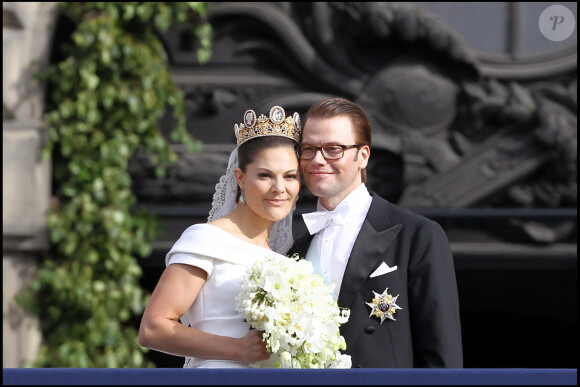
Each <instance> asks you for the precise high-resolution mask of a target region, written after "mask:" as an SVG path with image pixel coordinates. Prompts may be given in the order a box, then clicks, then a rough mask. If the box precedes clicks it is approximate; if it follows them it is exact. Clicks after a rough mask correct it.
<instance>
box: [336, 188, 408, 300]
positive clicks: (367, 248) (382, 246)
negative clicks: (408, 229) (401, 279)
mask: <svg viewBox="0 0 580 387" xmlns="http://www.w3.org/2000/svg"><path fill="white" fill-rule="evenodd" d="M388 205H389V203H388V202H387V201H386V200H384V199H382V198H380V197H378V196H376V195H375V194H374V193H373V201H372V203H371V207H370V208H369V212H368V214H367V217H366V218H365V220H364V222H363V225H362V227H361V230H360V232H359V234H358V237H357V239H356V242H355V244H354V246H353V249H352V252H351V254H350V258H349V260H348V263H347V265H346V269H345V272H344V277H343V279H342V285H341V287H340V294H339V297H338V300H339V305H340V306H341V307H345V308H350V307H351V306H352V304H353V302H354V301H355V298H356V294H357V291H358V290H359V288H361V287H363V286H364V285H365V282H366V279H367V278H368V277H369V275H370V274H371V273H372V271H373V269H375V268H376V267H377V266H378V265H379V260H380V258H381V257H383V256H384V253H385V251H386V250H387V249H388V248H389V246H391V244H392V243H393V241H394V240H395V238H396V236H397V234H398V233H399V231H400V230H401V228H403V225H402V224H396V225H393V224H392V223H391V221H390V220H389V217H388V211H387V206H388Z"/></svg>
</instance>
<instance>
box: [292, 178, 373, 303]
mask: <svg viewBox="0 0 580 387" xmlns="http://www.w3.org/2000/svg"><path fill="white" fill-rule="evenodd" d="M371 202H372V196H371V195H370V194H369V191H368V190H367V188H366V186H365V185H364V183H363V184H361V185H360V186H358V187H357V188H356V189H355V190H354V191H352V192H351V193H350V194H349V195H348V196H347V197H346V198H345V199H344V200H343V201H342V202H340V204H339V205H338V206H336V208H335V209H334V210H333V211H328V210H327V209H326V208H324V206H323V205H322V204H320V199H319V200H318V203H317V206H316V208H317V212H316V213H312V214H316V215H318V216H319V218H321V216H320V215H325V216H326V217H328V218H331V217H332V216H333V215H334V220H333V221H328V222H327V223H328V226H327V227H326V228H323V229H322V230H320V231H318V232H317V233H316V236H315V237H314V238H313V240H312V243H311V244H310V247H309V249H308V252H307V253H306V257H305V258H306V259H307V260H308V261H310V262H312V264H313V266H314V270H315V271H316V272H318V273H320V274H322V276H323V277H324V279H325V280H326V281H328V282H332V281H334V282H335V292H336V294H335V296H336V297H338V294H339V293H340V286H341V284H342V277H343V276H344V270H345V269H346V264H347V263H348V258H349V256H350V253H351V251H352V248H353V246H354V242H355V240H356V238H357V236H358V233H359V231H360V229H361V227H362V224H363V222H364V220H365V217H366V216H367V213H368V211H369V208H370V206H371ZM318 213H323V214H318ZM310 215H311V214H303V215H302V217H303V218H304V221H305V223H306V226H307V228H309V231H310V229H311V228H312V227H309V226H310V225H311V224H313V221H312V220H310V219H308V217H309V216H310ZM310 233H311V234H312V233H313V232H310Z"/></svg>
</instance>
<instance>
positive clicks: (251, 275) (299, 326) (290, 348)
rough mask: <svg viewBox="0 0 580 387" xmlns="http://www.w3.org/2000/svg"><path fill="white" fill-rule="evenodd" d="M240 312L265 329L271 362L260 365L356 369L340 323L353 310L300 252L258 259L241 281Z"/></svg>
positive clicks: (259, 364)
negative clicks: (342, 304)
mask: <svg viewBox="0 0 580 387" xmlns="http://www.w3.org/2000/svg"><path fill="white" fill-rule="evenodd" d="M241 284H242V290H241V292H240V294H239V295H238V296H237V297H236V311H238V312H240V313H241V314H242V315H243V316H244V317H245V318H246V321H247V322H248V323H249V324H250V325H251V326H252V327H253V328H255V329H258V330H261V331H264V334H263V337H264V341H265V342H266V346H267V347H268V349H269V351H270V352H272V355H271V356H270V359H269V360H267V361H262V362H257V363H254V364H252V366H254V367H279V368H350V367H351V359H350V356H349V355H345V354H341V353H340V351H339V350H340V349H342V350H345V349H346V343H345V341H344V338H343V337H342V336H341V335H340V332H339V327H340V324H343V323H345V322H346V321H348V317H349V314H350V311H349V310H348V309H344V308H343V309H342V310H341V309H340V308H339V307H338V304H337V302H336V300H335V299H334V297H333V291H334V285H333V284H329V283H326V282H324V280H323V278H322V276H320V275H319V274H316V273H314V272H313V268H312V264H311V263H310V262H309V261H306V260H299V259H298V255H297V254H295V255H294V256H292V257H283V256H280V255H274V254H271V255H268V256H266V257H265V259H263V260H260V261H257V262H256V263H255V264H254V265H253V266H252V267H251V268H250V269H248V271H247V272H246V274H245V276H244V277H242V279H241Z"/></svg>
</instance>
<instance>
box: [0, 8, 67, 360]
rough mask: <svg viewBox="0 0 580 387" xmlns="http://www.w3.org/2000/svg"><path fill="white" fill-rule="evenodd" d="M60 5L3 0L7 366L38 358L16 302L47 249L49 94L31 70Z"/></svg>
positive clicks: (36, 334)
mask: <svg viewBox="0 0 580 387" xmlns="http://www.w3.org/2000/svg"><path fill="white" fill-rule="evenodd" d="M56 5H57V3H54V2H48V3H41V2H32V3H24V2H10V3H2V8H3V14H4V17H3V26H2V30H3V31H2V35H3V38H2V44H3V47H2V49H3V52H2V53H3V56H2V61H3V63H2V64H3V82H2V99H3V117H2V151H3V152H2V154H3V156H2V242H3V244H2V290H3V292H2V310H3V324H2V338H3V351H2V353H3V357H2V359H3V360H2V365H3V367H4V368H18V367H23V366H24V365H25V362H27V361H30V360H34V358H35V356H36V352H37V350H38V347H39V344H40V341H41V335H40V331H39V328H38V321H37V319H36V318H34V317H32V316H29V315H28V314H27V313H26V312H25V311H24V310H23V309H22V308H21V307H20V306H19V305H18V304H17V303H16V302H15V300H14V296H15V295H16V294H18V292H19V291H20V290H21V289H22V288H23V287H24V286H25V285H26V283H27V282H28V281H29V280H30V278H31V275H32V274H33V273H34V268H35V266H36V263H37V261H38V259H39V257H40V254H41V252H42V251H43V250H45V249H47V247H48V232H47V224H46V223H47V221H46V214H47V210H48V207H49V202H50V162H49V161H47V160H43V159H42V157H41V151H42V147H43V138H44V136H45V134H46V133H45V127H44V123H43V92H42V88H41V87H39V85H38V84H37V83H36V82H35V81H34V80H33V78H32V77H33V74H34V72H36V71H37V70H38V69H41V68H43V66H46V64H47V62H48V58H49V52H50V46H51V41H52V38H51V37H52V33H51V32H52V30H53V25H54V22H55V19H56V18H55V15H54V11H55V9H56Z"/></svg>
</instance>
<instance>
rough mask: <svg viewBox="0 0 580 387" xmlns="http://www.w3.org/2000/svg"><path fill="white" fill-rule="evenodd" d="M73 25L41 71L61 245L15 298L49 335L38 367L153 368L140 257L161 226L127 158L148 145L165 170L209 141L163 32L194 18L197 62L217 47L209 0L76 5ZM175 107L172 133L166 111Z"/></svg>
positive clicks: (64, 7) (69, 11)
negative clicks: (135, 188)
mask: <svg viewBox="0 0 580 387" xmlns="http://www.w3.org/2000/svg"><path fill="white" fill-rule="evenodd" d="M59 12H60V13H61V15H63V16H64V17H65V18H66V19H67V20H70V22H71V25H73V26H74V27H73V30H74V31H73V33H72V35H70V38H71V39H70V41H69V42H67V43H66V44H65V45H64V47H63V49H64V51H63V54H62V55H61V56H62V58H63V59H62V60H60V61H57V62H56V63H54V64H52V65H50V66H49V67H48V68H47V69H46V70H44V71H42V72H41V73H39V74H38V79H39V80H40V81H41V82H45V84H46V89H47V98H46V99H47V113H46V117H45V119H46V124H47V130H48V134H49V135H48V140H47V145H46V148H45V149H44V151H43V153H44V156H47V157H51V160H52V172H53V176H52V177H53V205H52V206H51V209H50V212H49V214H48V229H49V233H50V241H51V247H50V249H49V251H47V252H46V254H45V256H44V257H43V259H42V260H41V262H39V267H38V270H37V273H36V276H35V278H34V279H33V281H32V282H31V283H30V285H29V286H28V287H27V288H25V289H24V291H23V292H22V293H21V294H19V296H18V298H17V300H18V301H19V302H20V304H21V305H23V306H24V307H25V308H26V309H28V310H29V311H31V312H32V313H33V314H35V315H37V316H38V318H39V322H40V326H41V333H42V337H43V342H42V344H41V347H40V349H39V352H38V357H37V360H36V361H35V362H34V363H33V364H27V365H26V366H32V367H92V368H110V367H153V366H154V364H152V363H151V361H149V360H148V359H147V357H146V356H144V354H145V353H146V351H147V350H146V349H145V348H142V347H141V346H140V345H139V343H138V339H137V335H138V333H137V329H136V325H137V324H138V321H139V320H140V316H141V314H142V312H143V310H144V307H145V305H146V302H147V300H148V298H149V296H150V295H149V294H148V293H147V291H145V290H144V289H142V288H141V286H140V284H139V280H140V277H141V275H142V269H141V267H140V265H139V263H138V257H147V256H148V255H149V254H150V253H151V250H152V247H151V246H152V242H153V241H154V239H155V237H156V235H157V234H158V232H159V225H158V221H157V218H156V216H155V215H151V214H147V213H145V212H144V211H136V209H135V204H136V197H135V195H134V193H133V192H132V191H131V176H130V175H129V173H128V168H127V167H128V162H129V160H130V159H131V157H133V156H134V155H135V154H136V152H147V154H149V155H150V157H151V160H152V162H153V163H154V165H155V166H156V172H157V175H158V176H159V177H162V176H163V175H164V173H165V170H166V168H167V166H169V165H170V164H171V163H173V162H175V161H176V159H177V156H176V155H175V153H174V152H173V151H172V149H171V142H179V143H182V144H185V145H186V146H187V147H188V149H189V150H190V151H196V150H198V149H199V147H200V143H199V141H198V140H195V139H194V138H193V137H192V136H190V135H189V134H188V132H187V131H186V127H185V108H184V101H183V93H182V91H181V90H180V89H179V88H178V87H177V86H176V85H175V84H174V82H173V81H172V78H171V76H170V72H169V69H168V59H167V55H166V52H165V50H164V47H163V45H162V42H161V39H160V34H161V33H163V32H165V31H166V30H167V29H168V28H169V27H170V25H172V24H178V25H179V24H182V25H183V24H185V25H188V26H191V36H192V37H193V39H194V42H195V44H196V47H194V48H195V49H197V54H198V60H199V62H200V63H203V62H205V61H207V60H208V59H209V56H210V52H211V51H210V50H211V46H210V42H211V40H210V38H211V27H210V26H209V24H208V22H207V19H206V12H207V4H206V3H199V2H167V3H160V2H70V3H64V2H63V3H59ZM170 111H172V112H173V117H174V126H173V129H172V131H171V133H170V136H169V138H166V137H164V136H163V135H162V133H161V130H160V125H159V121H160V119H161V118H162V117H163V116H164V115H166V114H168V112H170Z"/></svg>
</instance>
